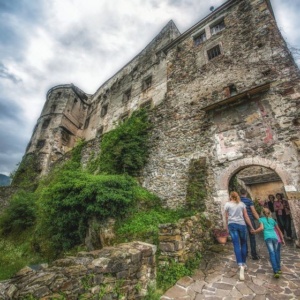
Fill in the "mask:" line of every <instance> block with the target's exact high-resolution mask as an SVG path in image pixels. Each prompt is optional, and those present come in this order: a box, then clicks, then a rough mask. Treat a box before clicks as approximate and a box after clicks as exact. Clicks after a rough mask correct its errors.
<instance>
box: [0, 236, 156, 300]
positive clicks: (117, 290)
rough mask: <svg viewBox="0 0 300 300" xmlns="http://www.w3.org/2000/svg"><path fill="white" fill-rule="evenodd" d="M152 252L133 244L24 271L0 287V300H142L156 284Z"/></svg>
mask: <svg viewBox="0 0 300 300" xmlns="http://www.w3.org/2000/svg"><path fill="white" fill-rule="evenodd" d="M155 252H156V247H155V246H153V245H150V244H145V243H142V242H132V243H128V244H120V245H118V246H116V247H107V248H103V249H101V250H95V251H92V252H80V253H78V254H77V256H76V257H66V258H63V259H59V260H56V261H54V262H53V263H52V264H51V265H50V266H43V265H41V266H40V267H41V268H40V269H39V270H34V269H32V268H29V267H25V268H24V269H22V270H20V271H19V272H18V273H17V274H16V275H15V276H14V277H13V278H12V279H10V280H8V281H4V282H1V283H0V299H2V300H11V299H23V298H24V297H26V296H27V297H30V296H32V297H34V299H43V300H47V299H48V300H50V299H68V300H77V299H124V300H126V299H134V300H137V299H142V298H143V296H145V294H146V292H147V287H148V286H149V285H151V284H155V272H156V268H155ZM26 299H27V298H26ZM28 299H29V298H28ZM30 299H31V298H30Z"/></svg>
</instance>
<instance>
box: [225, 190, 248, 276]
mask: <svg viewBox="0 0 300 300" xmlns="http://www.w3.org/2000/svg"><path fill="white" fill-rule="evenodd" d="M224 210H225V220H226V227H227V230H229V234H230V236H231V239H232V243H233V248H234V253H235V257H236V262H237V264H238V266H239V268H240V280H244V279H245V278H244V269H245V268H246V267H247V265H246V257H247V226H246V223H247V224H248V225H249V226H250V228H251V229H252V228H253V227H252V223H251V221H250V219H249V216H248V214H247V209H246V205H245V204H244V203H243V202H241V199H240V196H239V195H238V193H237V192H231V193H230V201H229V202H227V203H226V204H225V207H224ZM245 221H246V223H245Z"/></svg>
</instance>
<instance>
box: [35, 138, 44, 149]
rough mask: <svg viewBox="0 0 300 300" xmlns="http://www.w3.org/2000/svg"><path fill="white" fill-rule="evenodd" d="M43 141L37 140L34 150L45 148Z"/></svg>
mask: <svg viewBox="0 0 300 300" xmlns="http://www.w3.org/2000/svg"><path fill="white" fill-rule="evenodd" d="M45 142H46V141H45V140H38V142H37V144H36V148H37V149H42V148H43V147H44V146H45Z"/></svg>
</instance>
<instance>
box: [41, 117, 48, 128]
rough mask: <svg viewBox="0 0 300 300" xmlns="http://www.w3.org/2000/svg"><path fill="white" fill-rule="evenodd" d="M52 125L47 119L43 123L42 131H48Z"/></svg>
mask: <svg viewBox="0 0 300 300" xmlns="http://www.w3.org/2000/svg"><path fill="white" fill-rule="evenodd" d="M49 124H50V119H46V120H45V121H44V122H43V125H42V129H46V128H47V127H48V126H49Z"/></svg>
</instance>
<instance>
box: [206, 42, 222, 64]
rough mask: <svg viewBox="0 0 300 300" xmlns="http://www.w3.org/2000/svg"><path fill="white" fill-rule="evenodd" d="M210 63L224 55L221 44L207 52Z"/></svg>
mask: <svg viewBox="0 0 300 300" xmlns="http://www.w3.org/2000/svg"><path fill="white" fill-rule="evenodd" d="M206 54H207V58H208V61H211V60H213V59H214V58H216V57H218V56H220V55H222V47H221V45H220V44H217V45H215V46H214V47H212V48H210V49H208V50H206Z"/></svg>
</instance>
